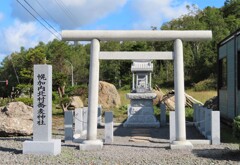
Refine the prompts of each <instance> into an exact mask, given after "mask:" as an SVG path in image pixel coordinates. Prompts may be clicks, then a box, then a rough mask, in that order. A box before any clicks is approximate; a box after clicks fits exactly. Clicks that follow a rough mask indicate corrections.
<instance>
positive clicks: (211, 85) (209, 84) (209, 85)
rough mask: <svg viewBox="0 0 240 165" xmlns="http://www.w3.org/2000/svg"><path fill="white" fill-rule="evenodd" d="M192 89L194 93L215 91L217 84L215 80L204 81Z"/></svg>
mask: <svg viewBox="0 0 240 165" xmlns="http://www.w3.org/2000/svg"><path fill="white" fill-rule="evenodd" d="M193 88H194V90H195V91H206V90H215V89H217V82H216V80H215V79H206V80H203V81H199V82H198V83H197V84H195V85H194V87H193Z"/></svg>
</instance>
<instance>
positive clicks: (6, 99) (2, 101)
mask: <svg viewBox="0 0 240 165" xmlns="http://www.w3.org/2000/svg"><path fill="white" fill-rule="evenodd" d="M9 102H10V99H8V98H5V99H0V107H2V106H6V105H7V104H8V103H9Z"/></svg>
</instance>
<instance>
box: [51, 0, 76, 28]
mask: <svg viewBox="0 0 240 165" xmlns="http://www.w3.org/2000/svg"><path fill="white" fill-rule="evenodd" d="M55 2H56V3H57V5H58V6H59V7H60V8H61V9H62V10H63V12H64V13H65V15H66V16H67V17H68V18H70V22H72V24H73V25H75V22H74V20H73V19H72V17H73V15H72V14H71V12H70V11H69V10H68V9H67V7H66V6H65V4H64V3H63V2H62V1H61V3H60V2H59V1H58V0H55Z"/></svg>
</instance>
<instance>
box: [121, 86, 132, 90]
mask: <svg viewBox="0 0 240 165" xmlns="http://www.w3.org/2000/svg"><path fill="white" fill-rule="evenodd" d="M130 89H131V87H130V85H124V86H123V87H122V88H121V90H130Z"/></svg>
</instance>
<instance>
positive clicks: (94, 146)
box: [79, 140, 103, 151]
mask: <svg viewBox="0 0 240 165" xmlns="http://www.w3.org/2000/svg"><path fill="white" fill-rule="evenodd" d="M102 147H103V142H102V141H101V140H85V141H83V142H82V144H80V145H79V149H80V150H83V151H85V150H101V149H102Z"/></svg>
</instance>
